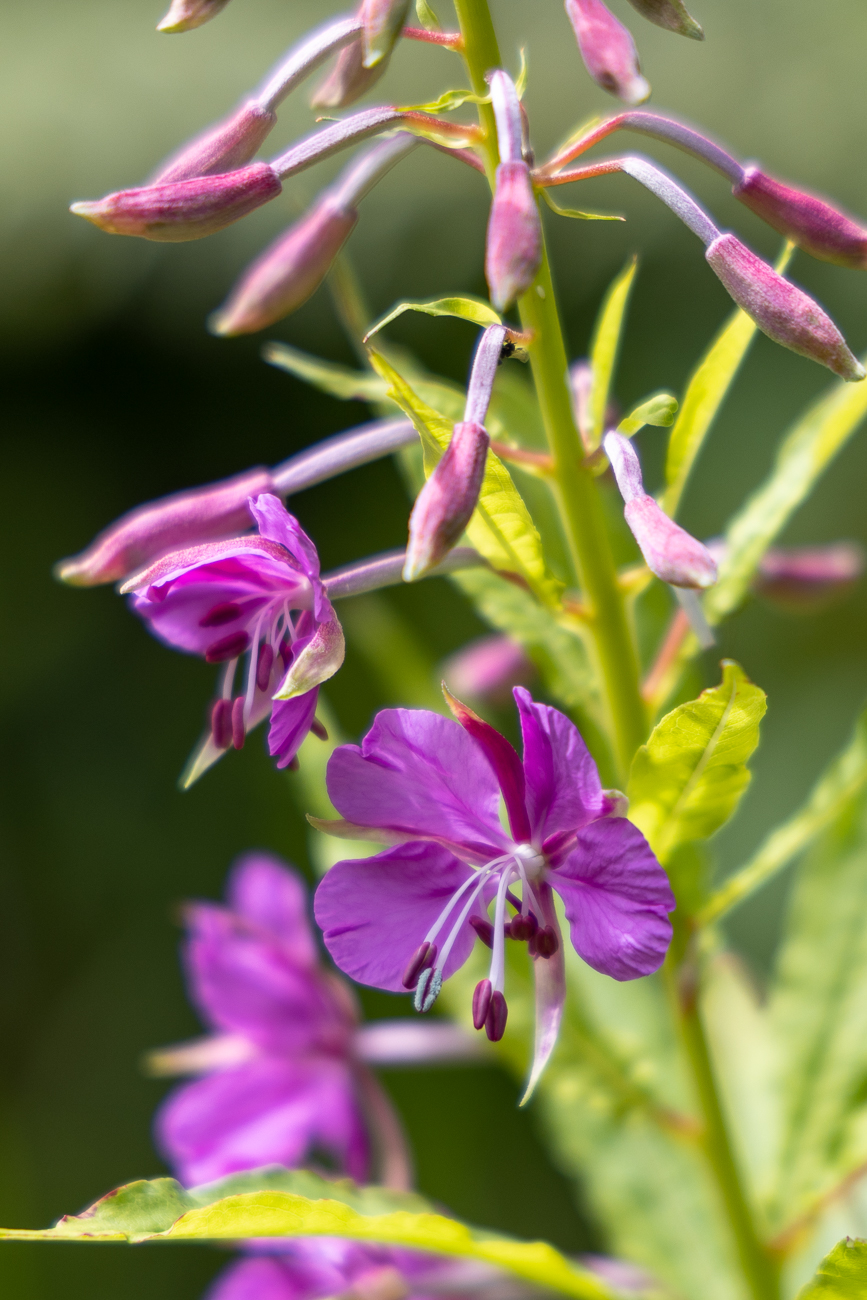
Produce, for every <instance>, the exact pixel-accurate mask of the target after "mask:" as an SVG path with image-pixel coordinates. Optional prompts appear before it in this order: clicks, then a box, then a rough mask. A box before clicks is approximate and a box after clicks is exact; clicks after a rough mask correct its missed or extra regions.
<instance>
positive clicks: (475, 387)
mask: <svg viewBox="0 0 867 1300" xmlns="http://www.w3.org/2000/svg"><path fill="white" fill-rule="evenodd" d="M506 332H507V331H506V327H505V325H489V326H488V328H487V329H486V330H485V331H484V332H483V333H482V336H481V338H480V339H479V343H478V346H477V348H476V354H475V356H474V357H473V368H472V370H471V371H470V382H469V384H468V385H467V402H466V406H465V407H464V419H465V420H468V421H471V422H472V423H474V424H484V423H485V417H486V415H487V414H488V406H489V405H490V401H491V393H492V391H493V388H494V379H495V378H496V375H497V367H498V366H499V364H500V357H501V355H502V351H503V343H504V342H505V339H506Z"/></svg>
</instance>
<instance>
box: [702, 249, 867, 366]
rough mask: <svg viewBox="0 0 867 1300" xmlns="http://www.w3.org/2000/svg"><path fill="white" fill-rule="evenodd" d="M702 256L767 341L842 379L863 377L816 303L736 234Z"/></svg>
mask: <svg viewBox="0 0 867 1300" xmlns="http://www.w3.org/2000/svg"><path fill="white" fill-rule="evenodd" d="M705 257H706V258H707V260H708V263H709V264H710V266H711V268H712V270H713V271H714V272H715V273H716V274H717V275H718V276H719V278H720V280H721V281H722V283H723V284H724V285H725V287H726V289H727V290H728V292H729V293H730V294H731V296H732V297H733V298H734V300H735V302H736V303H737V304H738V306H739V307H742V308H743V309H744V311H745V312H746V313H747V315H748V316H751V317H752V319H753V320H754V321H755V323H756V324H757V325H758V327H759V329H760V330H762V331H763V333H765V334H767V336H768V338H771V339H773V340H774V342H776V343H780V344H782V346H783V347H784V348H790V349H791V350H792V351H793V352H798V353H800V355H801V356H804V357H810V358H811V359H812V360H813V361H818V362H819V364H820V365H823V366H827V367H828V369H829V370H833V372H834V374H835V375H839V376H840V378H841V379H847V380H850V381H857V380H860V379H863V378H864V373H865V372H864V367H863V366H862V365H861V363H860V362H859V361H858V359H857V357H854V356H853V355H852V353H851V352H850V351H849V348H848V347H847V346H846V340H845V339H844V338H843V335H842V334H841V333H840V331H839V330H838V329H837V326H836V325H835V324H834V322H833V321H832V320H831V318H830V317H829V316H827V315H826V314H825V312H824V311H823V310H822V308H821V307H820V306H819V304H818V303H816V302H814V301H813V299H812V298H811V297H810V296H809V295H808V294H806V293H804V291H803V289H798V288H797V287H796V286H795V285H794V284H791V283H790V281H788V280H784V279H783V277H782V276H781V275H778V274H777V272H776V271H775V270H774V268H773V267H772V266H768V264H767V262H763V261H762V259H761V258H760V257H757V256H756V254H755V253H753V252H751V251H750V249H749V248H746V247H745V245H744V244H742V243H741V242H740V240H739V239H736V238H735V236H734V235H729V234H724V235H720V236H718V238H716V239H715V240H713V242H712V243H711V244H710V245H709V247H708V249H707V251H706V253H705Z"/></svg>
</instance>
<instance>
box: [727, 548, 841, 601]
mask: <svg viewBox="0 0 867 1300" xmlns="http://www.w3.org/2000/svg"><path fill="white" fill-rule="evenodd" d="M864 564H865V555H864V547H863V546H860V545H859V544H858V543H857V542H835V543H832V544H831V545H829V546H774V547H771V548H770V549H769V550H767V551H765V553H764V555H763V556H762V558H761V561H760V563H759V568H758V572H757V574H756V576H755V578H754V579H753V584H752V586H753V591H755V592H756V594H757V595H759V596H762V597H763V598H764V599H765V600H770V601H772V602H773V603H774V604H777V605H781V606H782V607H783V608H784V609H790V610H793V611H795V612H801V611H803V612H807V613H809V612H812V611H814V610H817V609H822V608H824V607H826V606H828V605H830V604H833V603H834V602H835V601H836V600H838V599H839V598H840V597H841V596H844V595H845V594H846V593H847V592H848V591H849V590H850V589H851V588H852V586H853V584H854V583H855V582H857V580H858V579H859V578H860V577H861V575H862V574H863V572H864Z"/></svg>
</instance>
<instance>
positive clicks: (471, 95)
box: [398, 90, 491, 113]
mask: <svg viewBox="0 0 867 1300" xmlns="http://www.w3.org/2000/svg"><path fill="white" fill-rule="evenodd" d="M490 102H491V97H490V95H477V94H475V92H474V91H472V90H444V91H443V93H442V94H441V95H440V97H439V99H433V100H431V102H430V103H429V104H401V106H400V107H399V108H398V112H399V113H449V112H451V110H452V109H453V108H460V107H461V105H462V104H490Z"/></svg>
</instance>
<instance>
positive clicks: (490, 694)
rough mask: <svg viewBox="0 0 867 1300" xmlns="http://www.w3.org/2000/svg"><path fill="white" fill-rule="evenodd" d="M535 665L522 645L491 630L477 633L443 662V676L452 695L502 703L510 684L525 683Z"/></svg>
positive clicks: (534, 672) (518, 684)
mask: <svg viewBox="0 0 867 1300" xmlns="http://www.w3.org/2000/svg"><path fill="white" fill-rule="evenodd" d="M535 676H536V667H535V664H534V663H533V662H532V660H531V659H529V658H528V657H527V653H526V651H525V650H524V648H523V646H520V645H519V644H518V642H517V641H513V640H512V638H511V637H509V636H504V635H503V634H502V633H499V632H495V633H493V635H491V636H482V637H479V638H478V639H477V640H476V641H471V642H470V643H469V645H466V646H464V647H463V649H462V650H458V651H457V653H456V654H453V655H451V656H450V657H449V658H448V659H447V660H446V661H445V663H444V664H443V678H444V679H445V682H446V685H447V686H448V688H449V690H450V691H452V693H453V694H454V695H457V696H469V697H470V699H479V700H489V701H490V702H491V703H492V704H505V703H506V701H507V700H508V698H509V693H510V691H511V689H512V687H513V686H527V685H529V683H530V682H531V681H532V680H533V678H534V677H535Z"/></svg>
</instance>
